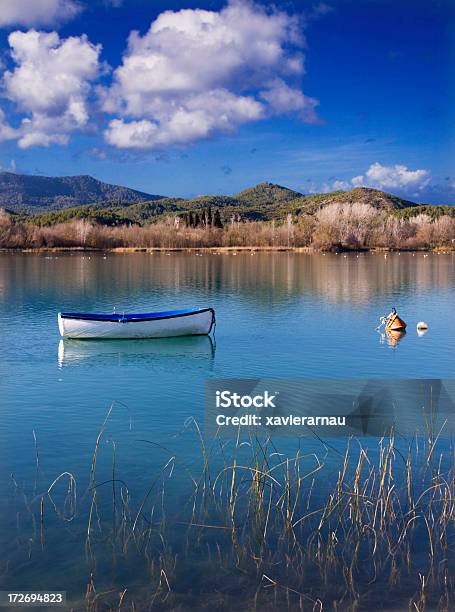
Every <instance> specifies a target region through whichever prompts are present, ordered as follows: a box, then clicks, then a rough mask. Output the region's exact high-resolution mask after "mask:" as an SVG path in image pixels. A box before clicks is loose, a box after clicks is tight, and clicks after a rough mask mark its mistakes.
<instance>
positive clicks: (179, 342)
mask: <svg viewBox="0 0 455 612" xmlns="http://www.w3.org/2000/svg"><path fill="white" fill-rule="evenodd" d="M454 264H455V255H454V254H439V255H438V254H432V253H431V254H423V253H415V254H413V253H400V254H399V253H388V254H384V253H365V254H364V253H361V254H347V255H343V254H339V255H335V254H297V253H286V252H276V253H257V252H256V253H254V252H251V253H250V252H246V253H245V252H238V253H222V254H219V253H202V254H197V253H190V254H188V253H153V254H152V253H150V254H149V253H134V254H129V253H128V254H119V253H106V254H101V253H73V254H72V253H65V254H63V253H48V254H47V253H46V254H31V253H30V254H9V253H0V338H1V341H2V352H1V359H0V392H1V396H0V408H1V415H2V418H1V421H0V477H1V483H2V486H1V499H0V510H1V514H0V550H2V554H1V555H0V585H1V586H0V588H3V589H6V588H8V589H10V588H16V589H19V588H34V589H37V588H43V589H44V588H47V589H61V590H66V591H68V597H70V598H71V599H72V600H74V601H78V600H79V599H80V598H83V596H84V595H85V590H86V586H87V583H88V582H89V577H90V571H94V570H93V567H94V565H93V563H92V561H91V560H90V559H91V557H89V558H88V556H87V551H86V549H84V544H83V540H84V535H83V529H82V527H81V526H82V525H83V524H85V523H84V522H83V520H82V518H81V519H80V523H79V522H78V521H79V515H78V516H76V515H74V516H73V514H72V511H71V509H70V508H69V507H68V506H66V507H65V508H64V504H65V503H66V504H68V503H71V502H68V500H66V501H65V495H66V493H67V492H65V486H66V484H65V483H66V479H61V480H59V481H58V482H57V483H56V485H55V489H54V490H53V493H55V498H54V501H55V505H56V506H57V508H52V504H51V503H49V502H48V498H47V497H46V498H44V497H43V493H45V492H46V491H47V489H48V487H49V485H50V484H51V483H52V482H53V480H54V479H55V478H57V477H58V476H59V475H60V474H61V473H62V472H69V473H71V474H73V475H74V476H75V477H76V478H77V480H78V486H79V491H80V495H81V499H82V503H83V502H84V497H83V496H84V487H85V488H86V487H87V483H89V482H90V470H91V466H92V455H93V451H94V447H95V443H96V439H97V435H98V432H99V431H100V427H101V426H102V424H103V421H104V419H105V417H106V414H107V411H108V410H109V408H110V407H111V406H112V411H111V414H110V416H109V420H108V422H107V423H106V428H105V431H104V432H103V436H102V438H101V441H100V445H99V450H98V464H97V478H98V479H99V482H102V481H108V480H109V479H110V478H111V471H112V457H113V452H114V450H115V465H116V470H117V472H116V474H117V476H116V477H117V478H118V479H119V480H121V481H122V482H124V483H128V487H129V494H130V495H131V498H132V499H134V498H136V499H137V498H138V496H139V499H140V495H141V494H142V492H143V491H146V490H147V488H148V486H149V484H150V482H151V481H153V479H154V478H155V477H156V472H157V470H158V469H161V467H162V466H163V465H165V464H166V463H167V462H168V461H169V458H170V457H174V456H177V455H178V457H179V458H180V460H181V461H182V463H183V464H184V465H185V469H186V468H188V469H190V468H191V469H197V466H198V465H199V464H200V462H201V445H200V440H199V438H198V436H197V435H196V434H195V432H194V422H193V421H192V419H191V417H192V418H193V419H194V420H195V421H196V422H197V423H200V425H201V427H202V424H203V421H204V385H205V381H206V379H209V378H256V377H257V378H288V379H299V378H311V379H315V378H321V379H327V378H329V379H345V378H356V379H359V378H425V379H429V378H434V379H438V378H446V379H450V378H453V375H454V366H455V355H454V347H455V317H454V303H455V265H454ZM205 306H212V307H213V308H215V310H216V320H217V324H216V331H215V337H214V340H213V341H212V340H211V339H209V338H206V337H199V338H183V339H168V340H142V341H111V342H109V341H108V342H99V341H94V342H81V341H79V342H77V341H61V340H60V337H59V334H58V328H57V318H56V317H57V312H58V311H59V310H67V311H98V312H104V311H106V312H111V311H112V309H113V308H114V307H115V309H116V312H123V311H125V312H127V311H130V312H131V311H135V312H141V311H151V310H167V309H174V308H187V307H205ZM393 306H396V308H397V310H398V312H399V314H400V316H402V317H403V318H404V319H405V320H406V321H407V323H408V331H407V333H406V335H405V336H404V337H402V338H401V339H393V338H388V337H387V336H384V335H383V334H381V333H379V332H378V331H377V330H376V327H377V325H378V323H379V317H380V316H381V315H383V314H386V313H388V312H389V311H390V309H391V307H393ZM421 320H423V321H425V322H426V323H428V326H429V330H428V332H427V333H426V334H425V335H423V336H420V335H418V334H417V331H416V324H417V322H418V321H421ZM190 429H191V431H189V430H190ZM345 442H346V441H345V440H340V439H337V440H335V441H332V442H331V443H330V449H331V450H330V451H328V452H329V459H328V465H329V466H330V465H332V468H333V469H332V473H333V475H334V476H336V474H337V472H338V468H336V466H335V463H334V462H335V459H333V463H332V464H331V463H330V462H331V461H332V459H330V457H332V455H334V456H335V457H337V454H338V455H339V454H340V453H342V446H344V445H345ZM440 442H441V443H442V448H443V449H444V448H445V449H448V448H449V446H448V444H449V442H448V440H445V439H443V436H442V437H441V440H440ZM276 444H277V445H279V444H280V442H279V441H276ZM363 444H364V445H365V447H366V448H371V452H372V453H373V454H374V453H375V452H376V449H377V444H378V441H377V439H376V438H369V439H365V441H364V442H363ZM291 446H292V442H291V441H289V440H287V441H284V442H283V443H282V449H284V450H283V452H287V451H288V450H289V449H290V447H291ZM320 447H321V441H319V440H315V441H314V442H312V441H309V442H308V443H307V450H308V452H310V451H311V452H315V453H316V452H319V451H318V450H317V449H318V448H320ZM326 450H327V449H326ZM277 452H278V451H277ZM172 461H174V460H173V459H172ZM171 467H172V466H171ZM171 467H170V466H168V467H167V468H166V469H167V470H168V471H169V470H170V469H171ZM11 475H13V477H11ZM166 477H169V473H167V476H166ZM180 480H182V483H183V477H182V476H181V474H174V476H173V482H174V481H175V482H174V484H172V485H171V486H170V489H171V491H170V496H171V499H172V500H173V503H175V504H177V505H178V504H179V503H180V502H181V499H182V490H183V487H184V484H182V483H181V482H180ZM85 495H87V494H86V492H85ZM135 496H136V497H135ZM25 498H26V500H27V501H26V503H25V504H24V499H25ZM89 498H90V497H88V498H87V499H89ZM43 499H45V504H44V502H43V504H44V505H42V506H41V509H40V504H41V501H40V500H43ZM59 504H61V505H59ZM108 504H109V501H108V500H107V498H106V500H102V499H101V495H100V505H101V507H104V506H106V505H108ZM103 505H104V506H103ZM18 508H20V510H18ZM56 510H57V512H56ZM43 512H44V518H43ZM65 513H67V514H65ZM62 515H64V518H66V519H68V520H66V521H65V520H64V521H63V526H62V521H61V520H60V519H61V518H62ZM32 517H33V518H32ZM40 517H41V518H40ZM40 520H41V523H45V525H46V536H45V538H44V539H45V542H43V538H41V541H40V537H39V536H36V533H37V532H39V531H40V528H39V524H40ZM84 520H85V519H84ZM102 522H103V520H102V519H100V523H102ZM37 525H38V527H37ZM31 534H32V535H31ZM33 534H35V535H33ZM81 534H82V535H81ZM81 542H82V544H81ZM98 547H99V546H98ZM452 550H453V549H452ZM99 554H100V557H101V558H102V559H103V560H102V561H98V562H97V564H96V568H97V570H96V571H97V580H98V582H99V583H100V584H102V585H104V584H106V585H108V586H109V585H112V584H114V585H115V588H117V589H121V588H127V587H128V586H129V585H131V584H137V585H138V581H139V582H140V580H142V581H143V580H144V578H143V575H142V574H141V573H140V572H136V571H135V570H133V569H132V567H133V566H132V565H131V564H130V563H129V562H127V561H125V559H123V561H119V560H118V559H117V561H116V563H115V564H114V566H115V571H114V570H113V569H112V568H113V565H112V563H111V561H109V562H108V561H107V560H106V558H105V557H107V555H106V553H105V552H102V551H101V552H100V553H99ZM134 554H135V555H136V554H138V553H137V550H136V552H135V553H134ZM125 558H127V557H125ZM133 558H135V557H133ZM167 573H169V571H167ZM167 573H166V576H167ZM138 576H139V578H138ZM141 576H142V578H141ZM160 580H161V583H163V581H164V578H163V576H162V574H161V578H160ZM161 583H160V588H163V589H164V587H163V585H162V584H161ZM182 584H183V583H182ZM184 584H186V586H185V587H182V592H185V589H186V588H187V589H188V590H190V587H189V586H188V584H187V583H184ZM6 585H8V586H6ZM138 589H140V586H138ZM195 597H196V595H195ZM157 601H158V600H157ZM160 605H161V606H163V607H166V602H165V600H164V598H161V599H160ZM193 606H194V609H197V608H198V607H199V606H200V601H199V600H198V599H197V598H196V599H195V600H194V604H193Z"/></svg>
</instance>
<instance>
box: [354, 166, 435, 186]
mask: <svg viewBox="0 0 455 612" xmlns="http://www.w3.org/2000/svg"><path fill="white" fill-rule="evenodd" d="M429 182H430V175H429V172H428V170H410V169H409V168H408V167H407V166H404V165H402V164H395V165H394V166H383V165H382V164H380V163H379V162H375V163H374V164H371V166H370V167H369V168H368V170H367V171H366V173H365V175H360V176H355V177H354V178H353V179H352V180H351V183H352V185H353V186H354V187H361V186H364V187H377V188H378V189H414V190H421V189H423V188H425V187H427V186H428V183H429Z"/></svg>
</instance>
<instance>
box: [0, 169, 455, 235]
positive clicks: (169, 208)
mask: <svg viewBox="0 0 455 612" xmlns="http://www.w3.org/2000/svg"><path fill="white" fill-rule="evenodd" d="M37 179H38V180H37ZM18 184H19V186H21V187H22V190H19V192H17V191H15V189H14V188H15V186H17V185H18ZM352 203H362V204H367V205H370V206H372V207H374V208H376V209H377V210H378V211H385V212H389V213H400V214H401V213H403V214H407V215H414V214H418V213H419V212H426V213H427V212H430V213H432V212H434V213H435V214H436V212H437V211H436V208H434V211H433V207H432V205H421V204H417V203H415V202H412V201H410V200H406V199H404V198H400V197H399V196H396V195H393V194H390V193H387V192H384V191H380V190H378V189H372V188H369V187H357V188H354V189H352V190H350V191H334V192H330V193H319V194H310V195H304V194H302V193H300V192H298V191H294V190H292V189H289V188H288V187H284V186H282V185H277V184H274V183H270V182H263V183H259V184H258V185H256V186H254V187H248V188H246V189H243V190H241V191H239V192H238V193H235V194H234V195H230V196H227V195H201V196H198V197H195V198H179V197H168V196H158V195H150V194H147V193H145V192H141V191H137V190H134V189H129V188H127V187H122V186H119V185H112V184H110V183H103V182H102V181H98V180H97V179H95V178H93V177H91V176H89V175H77V176H69V177H43V176H41V177H39V176H38V177H37V176H33V175H21V174H14V173H11V172H0V208H4V209H6V210H7V211H8V212H11V213H13V214H16V215H20V216H23V217H24V218H26V219H27V220H28V221H30V222H36V223H38V224H44V225H48V224H53V223H59V222H61V221H67V220H69V219H73V218H78V219H88V220H91V221H94V222H98V223H105V224H108V225H111V224H122V223H134V224H139V225H143V224H146V223H150V222H154V221H156V220H159V219H160V218H163V217H164V216H169V215H172V216H174V215H180V216H181V215H185V214H187V213H190V212H193V213H197V212H198V211H202V209H207V208H209V207H211V208H212V209H219V210H220V211H221V215H222V217H223V218H224V220H228V219H230V218H232V216H235V218H241V219H243V220H245V221H248V220H263V221H269V220H273V219H277V220H280V219H281V220H283V219H285V218H286V216H287V215H289V214H291V215H292V216H294V217H299V216H300V215H313V214H315V213H317V212H318V210H320V209H321V208H323V207H325V206H328V205H331V204H342V205H345V204H352ZM427 209H428V210H427ZM454 212H455V207H454ZM450 214H452V211H451V212H450Z"/></svg>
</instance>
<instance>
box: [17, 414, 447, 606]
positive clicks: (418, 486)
mask: <svg viewBox="0 0 455 612" xmlns="http://www.w3.org/2000/svg"><path fill="white" fill-rule="evenodd" d="M108 417H109V415H108ZM106 423H107V419H106V421H105V422H104V424H103V426H102V428H101V430H100V432H99V435H98V437H97V440H96V444H95V450H94V454H93V459H92V464H91V469H90V476H89V482H88V486H86V489H85V491H83V487H81V486H80V484H79V485H78V487H77V489H76V478H75V476H74V475H72V474H69V473H67V472H65V473H63V474H61V475H60V476H58V477H57V478H56V479H55V481H54V482H53V483H52V484H51V485H50V487H49V488H48V490H47V493H46V494H44V495H42V496H41V499H42V503H41V505H40V509H39V510H38V509H37V510H33V509H32V507H31V506H30V505H29V504H28V503H27V498H26V497H24V499H25V500H26V502H25V505H26V507H27V510H26V511H27V512H29V513H32V514H34V513H35V512H36V513H38V512H39V513H41V521H40V520H39V519H38V517H37V519H36V520H35V522H34V524H35V525H39V524H40V522H41V525H42V526H41V528H40V529H37V528H36V529H35V531H36V533H35V534H34V535H33V534H32V536H31V538H30V541H32V542H33V543H32V544H31V545H30V546H32V547H33V546H36V547H37V549H38V548H39V547H41V546H46V538H45V530H46V527H45V517H46V515H47V514H48V513H50V512H57V513H58V514H59V516H60V517H61V519H62V520H63V521H64V522H65V524H66V526H67V529H68V526H69V525H72V524H74V527H73V528H74V529H75V530H76V532H77V534H78V535H79V537H82V539H83V540H84V541H85V551H86V563H87V574H88V575H89V578H88V584H87V591H86V594H85V598H82V597H81V599H80V601H79V602H78V603H76V604H75V606H74V607H75V608H76V609H87V610H105V609H122V610H139V609H155V608H156V609H173V610H174V609H175V610H193V609H194V610H196V609H197V610H202V609H206V608H213V607H214V606H215V607H216V608H217V609H226V610H232V609H236V610H247V609H248V610H250V609H251V610H264V609H270V610H278V609H293V610H298V609H301V610H317V611H322V610H350V611H354V610H366V609H369V610H378V609H389V610H408V609H409V610H413V611H415V612H423V611H424V610H436V609H437V610H446V611H449V610H453V609H454V605H455V603H454V586H455V585H454V581H455V572H454V562H455V559H454V537H455V531H454V521H455V477H454V471H453V450H450V451H446V452H447V453H448V454H449V456H446V454H445V453H444V452H443V451H441V450H440V446H439V444H440V433H439V434H433V433H431V434H429V435H428V436H427V438H426V439H424V440H422V439H415V440H413V441H411V442H410V443H409V446H408V448H407V450H404V446H403V444H400V445H397V443H396V439H395V436H394V432H393V431H392V432H390V435H389V436H388V437H387V438H383V439H380V440H378V445H377V452H376V451H375V452H372V451H371V450H370V451H368V450H367V449H365V448H364V447H363V446H362V444H361V441H360V440H358V439H349V440H347V442H346V448H345V451H344V453H342V454H340V455H339V457H338V461H337V462H336V463H335V464H334V462H333V458H332V460H331V462H328V461H327V455H328V453H329V452H332V451H330V450H329V447H328V446H325V445H324V444H323V445H322V446H321V454H320V455H318V454H315V453H306V452H305V450H304V448H300V449H298V450H297V451H296V452H295V453H294V454H293V455H292V456H284V455H282V454H281V453H280V452H279V451H278V449H277V448H276V447H275V445H274V442H273V441H272V440H270V439H260V438H257V437H254V436H242V438H240V436H239V438H238V439H237V440H233V441H232V442H231V441H229V442H228V441H226V440H221V439H215V440H205V439H204V438H203V436H202V435H201V432H200V430H199V428H198V426H197V424H196V423H195V422H192V424H191V425H190V429H191V430H192V432H193V433H191V431H187V432H185V434H184V435H193V434H194V435H195V442H196V443H197V444H198V445H199V446H200V449H201V461H200V465H199V470H198V471H197V472H196V473H193V471H192V470H191V469H190V468H189V467H188V466H187V465H186V464H185V462H184V461H181V460H180V459H179V458H178V456H177V455H176V454H175V453H174V452H173V451H172V450H170V449H167V448H165V447H163V446H160V445H159V444H155V443H153V442H152V441H147V440H142V441H139V442H138V443H140V444H143V445H144V449H145V451H144V452H146V451H147V448H148V447H149V445H152V446H154V447H155V450H160V451H161V452H162V453H163V461H162V466H161V467H160V468H157V470H156V473H155V474H154V476H153V478H152V480H151V483H150V486H149V487H148V488H147V490H145V491H144V493H143V495H142V496H139V497H137V493H134V494H133V492H132V491H130V490H129V488H128V485H127V484H126V483H125V482H123V481H122V480H121V479H120V478H119V477H118V475H117V470H118V466H117V459H116V451H115V445H111V447H112V469H111V477H110V478H108V479H106V480H99V479H98V476H97V469H98V468H97V466H98V465H99V459H100V457H99V454H100V449H101V448H102V444H101V442H102V440H103V437H104V436H105V428H106ZM175 479H177V480H179V490H180V491H182V490H183V488H182V480H185V481H186V482H187V486H186V487H185V490H186V491H187V495H186V497H185V498H184V499H182V498H181V497H178V498H176V493H175V491H172V481H173V480H175ZM64 482H65V483H66V484H65V493H64V495H63V496H60V497H59V499H58V500H57V499H56V489H57V487H58V486H59V484H60V485H61V484H63V483H64ZM16 487H17V485H16ZM77 491H80V493H77ZM43 532H44V534H43ZM63 533H65V532H63ZM62 537H63V536H62ZM68 537H70V536H69V535H68ZM72 539H73V541H75V540H74V533H73V538H72ZM35 540H36V542H35ZM43 542H44V544H43ZM107 552H110V554H112V555H113V559H115V565H118V563H119V559H122V563H123V566H128V564H130V569H133V568H134V572H135V573H136V574H140V575H141V576H142V579H141V580H138V581H136V583H135V582H134V580H132V579H131V581H130V584H129V583H128V582H127V581H126V583H125V581H124V580H122V577H121V576H120V577H119V580H118V582H116V581H115V580H113V581H112V583H111V584H109V585H107V586H106V575H103V572H102V571H101V569H98V566H100V567H101V562H100V559H101V558H103V557H105V556H106V553H107ZM49 553H51V551H49ZM113 563H114V561H113ZM105 574H108V575H109V572H106V573H105ZM138 582H140V583H141V584H138Z"/></svg>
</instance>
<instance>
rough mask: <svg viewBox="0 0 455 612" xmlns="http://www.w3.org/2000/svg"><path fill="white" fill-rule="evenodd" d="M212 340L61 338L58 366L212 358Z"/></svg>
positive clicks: (213, 345)
mask: <svg viewBox="0 0 455 612" xmlns="http://www.w3.org/2000/svg"><path fill="white" fill-rule="evenodd" d="M214 357H215V343H214V341H213V340H212V338H211V337H210V336H186V337H180V338H155V339H150V340H146V339H139V340H71V339H65V340H60V342H59V344H58V357H57V358H58V366H59V368H62V367H64V366H69V365H76V364H79V363H82V362H84V363H86V362H90V361H98V362H99V361H106V360H108V361H112V360H113V359H115V360H116V361H118V362H119V363H120V364H121V365H126V364H128V363H137V362H143V361H144V360H146V361H147V360H149V361H150V360H155V359H161V358H164V359H166V358H169V359H173V360H175V359H178V360H180V359H182V358H184V359H187V358H188V359H189V358H191V359H202V360H208V361H210V362H212V361H213V359H214Z"/></svg>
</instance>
